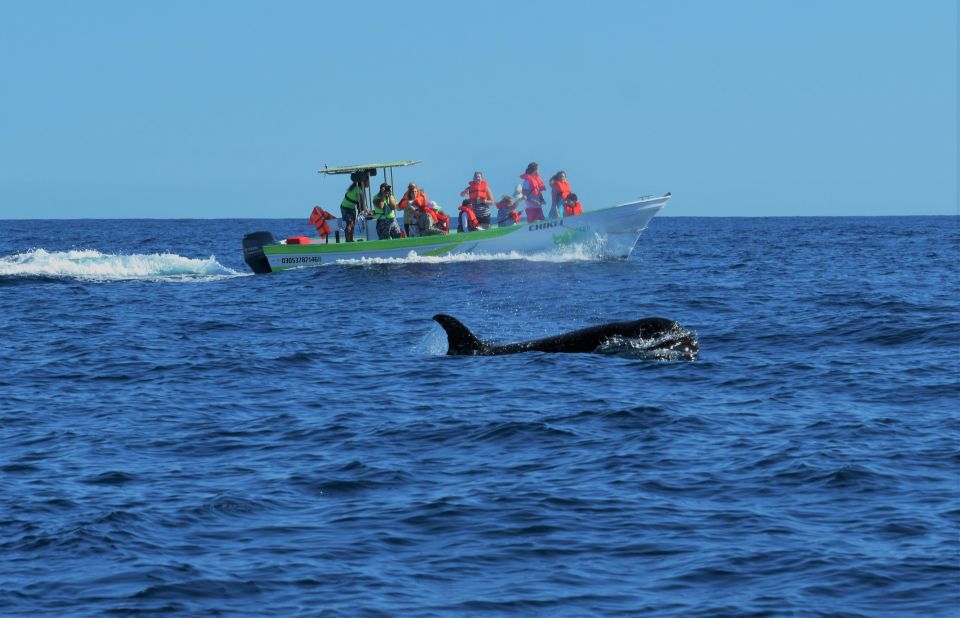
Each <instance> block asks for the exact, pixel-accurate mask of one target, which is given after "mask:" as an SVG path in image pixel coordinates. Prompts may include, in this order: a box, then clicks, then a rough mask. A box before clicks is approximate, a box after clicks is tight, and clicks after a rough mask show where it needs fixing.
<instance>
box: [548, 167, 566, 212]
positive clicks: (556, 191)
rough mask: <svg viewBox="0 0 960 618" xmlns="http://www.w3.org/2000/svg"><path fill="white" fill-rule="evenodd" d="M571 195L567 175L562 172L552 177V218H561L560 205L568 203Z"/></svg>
mask: <svg viewBox="0 0 960 618" xmlns="http://www.w3.org/2000/svg"><path fill="white" fill-rule="evenodd" d="M568 195H570V183H569V182H567V173H566V172H565V171H563V170H560V171H559V172H557V173H556V174H554V175H553V176H551V177H550V197H551V198H552V199H551V200H550V218H551V219H559V218H560V205H561V204H563V203H565V202H566V201H567V196H568Z"/></svg>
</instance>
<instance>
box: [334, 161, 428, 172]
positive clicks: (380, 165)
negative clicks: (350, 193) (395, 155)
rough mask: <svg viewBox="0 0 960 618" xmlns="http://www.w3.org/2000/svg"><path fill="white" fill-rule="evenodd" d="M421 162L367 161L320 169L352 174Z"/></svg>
mask: <svg viewBox="0 0 960 618" xmlns="http://www.w3.org/2000/svg"><path fill="white" fill-rule="evenodd" d="M417 163H421V161H391V162H390V163H367V164H366V165H341V166H339V167H327V166H326V165H324V166H323V169H322V170H320V173H321V174H352V173H354V172H362V171H364V170H373V169H384V170H386V169H392V168H394V167H407V166H408V165H416V164H417Z"/></svg>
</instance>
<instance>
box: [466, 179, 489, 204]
mask: <svg viewBox="0 0 960 618" xmlns="http://www.w3.org/2000/svg"><path fill="white" fill-rule="evenodd" d="M467 192H468V193H469V195H468V196H467V197H469V198H470V201H471V202H472V201H473V200H480V201H486V199H487V195H488V194H489V193H490V188H489V187H488V186H487V181H486V180H471V181H470V182H468V183H467Z"/></svg>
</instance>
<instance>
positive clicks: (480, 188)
mask: <svg viewBox="0 0 960 618" xmlns="http://www.w3.org/2000/svg"><path fill="white" fill-rule="evenodd" d="M464 196H467V199H468V200H470V207H471V208H472V209H473V213H474V215H476V217H477V221H479V222H480V227H482V228H483V229H485V230H486V229H489V227H490V207H491V206H493V192H492V191H490V187H489V186H488V185H487V181H486V180H484V179H483V174H482V173H480V172H474V173H473V180H471V181H470V182H468V183H467V188H466V189H464V190H463V191H461V192H460V197H464Z"/></svg>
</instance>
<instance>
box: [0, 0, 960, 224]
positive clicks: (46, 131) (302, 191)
mask: <svg viewBox="0 0 960 618" xmlns="http://www.w3.org/2000/svg"><path fill="white" fill-rule="evenodd" d="M957 25H958V16H957V3H956V1H955V0H920V1H916V0H909V1H896V2H894V1H883V0H869V1H860V0H843V1H818V0H809V1H804V2H786V1H772V0H756V1H746V0H727V1H724V2H707V1H693V0H680V1H674V2H666V1H658V2H649V1H631V2H606V1H602V0H598V1H595V2H583V1H579V2H563V1H551V2H537V1H529V2H522V3H519V2H500V1H498V0H494V1H488V2H483V3H471V4H468V3H449V2H442V3H441V2H420V1H416V0H412V1H411V0H407V1H404V2H389V3H387V2H378V1H370V2H366V3H340V4H336V5H332V4H328V3H324V2H296V1H284V2H267V1H265V0H264V1H260V2H243V1H214V0H209V1H204V2H195V1H182V0H165V1H163V2H159V1H155V2H129V1H118V2H107V1H101V0H89V1H87V2H67V1H62V2H50V1H44V0H38V1H33V2H26V1H20V2H17V1H15V0H11V1H8V2H2V3H0V74H2V76H3V80H2V87H0V218H38V217H42V218H74V217H157V218H168V217H170V218H172V217H301V216H303V217H305V216H306V215H307V213H308V211H309V210H310V208H311V207H312V206H313V205H314V204H320V205H322V206H324V207H331V208H332V207H335V206H337V205H339V200H340V196H342V193H343V189H344V187H343V186H341V185H342V184H343V183H342V179H341V178H339V177H334V178H327V177H321V176H320V175H319V174H317V170H318V169H319V168H320V167H322V166H323V165H324V164H328V165H343V164H350V163H361V162H367V161H374V160H397V159H422V160H423V161H424V163H423V164H421V165H420V166H417V167H416V168H412V170H411V171H410V172H404V173H398V175H397V177H396V179H397V183H398V184H399V183H400V182H406V181H409V180H414V181H416V182H418V183H420V184H421V185H423V186H424V187H425V188H426V190H427V192H428V194H429V195H430V196H431V198H433V199H436V200H437V201H439V202H440V203H441V204H444V205H448V204H450V205H452V204H453V202H454V200H456V199H457V194H458V192H459V191H460V189H462V188H463V187H464V186H465V185H466V182H467V180H469V178H470V175H471V174H472V172H473V171H474V170H476V169H480V170H483V171H484V172H485V173H486V175H487V178H488V179H489V180H490V181H491V184H492V188H493V190H494V192H495V193H497V194H498V195H499V194H500V193H504V192H508V191H509V190H510V188H511V187H512V186H513V185H514V184H516V182H517V176H518V175H519V174H521V173H522V172H523V168H524V167H525V165H526V164H527V163H528V162H530V161H538V162H539V163H540V165H541V169H542V171H543V172H544V173H545V176H546V175H549V174H552V173H553V172H554V171H556V170H558V169H564V170H566V171H567V174H568V176H569V179H570V181H571V184H572V186H573V188H574V190H575V191H576V192H577V193H579V195H580V196H581V200H582V201H583V202H584V206H585V207H586V208H597V207H602V206H608V205H612V204H615V203H618V202H622V201H625V200H628V199H630V198H633V197H636V196H638V195H646V194H653V193H664V192H666V191H671V192H673V194H674V199H673V200H672V201H671V203H670V206H669V208H668V210H667V211H664V213H663V214H664V215H665V216H671V215H672V216H686V215H693V216H704V215H705V216H741V215H743V216H780V215H907V214H958V205H957V163H958V162H957V143H958V127H957V81H958V78H957V54H958V46H957Z"/></svg>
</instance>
